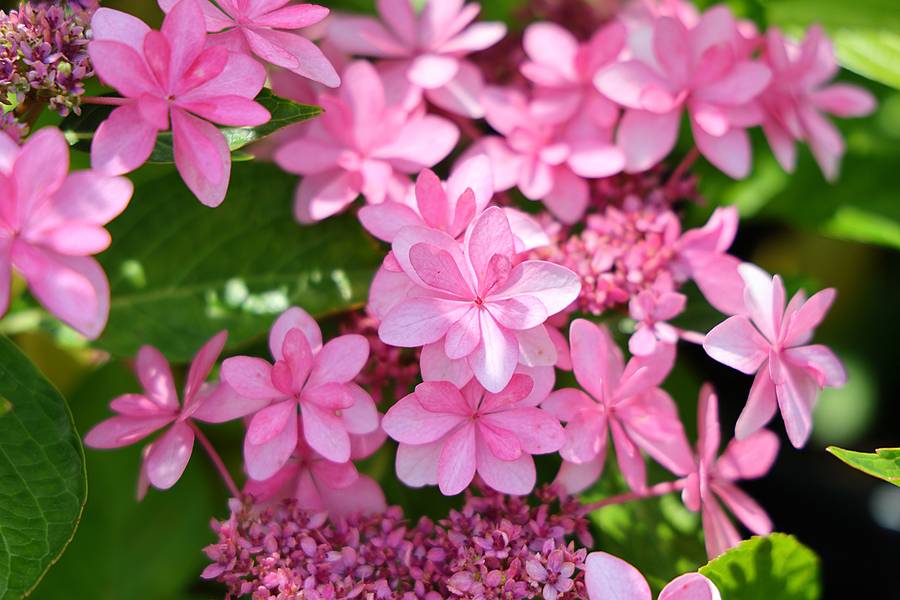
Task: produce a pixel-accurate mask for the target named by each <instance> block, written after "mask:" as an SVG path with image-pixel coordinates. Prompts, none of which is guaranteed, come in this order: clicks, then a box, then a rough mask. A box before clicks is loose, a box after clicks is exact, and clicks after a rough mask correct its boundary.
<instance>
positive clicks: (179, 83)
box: [88, 0, 270, 206]
mask: <svg viewBox="0 0 900 600" xmlns="http://www.w3.org/2000/svg"><path fill="white" fill-rule="evenodd" d="M199 1H200V0H181V2H179V3H178V4H177V5H175V7H174V8H172V10H171V11H170V12H169V14H168V15H167V16H166V18H165V20H164V21H163V26H162V31H153V30H151V29H150V28H149V27H147V25H145V24H144V22H143V21H141V20H140V19H137V18H135V17H132V16H130V15H127V14H125V13H122V12H119V11H115V10H111V9H108V8H101V9H99V10H98V11H97V12H96V13H95V14H94V18H93V20H92V27H93V32H94V41H92V42H91V43H90V44H89V45H88V52H89V53H90V56H91V61H92V62H93V64H94V70H95V71H96V73H97V75H99V76H100V78H101V79H103V80H104V81H105V82H106V83H107V84H109V85H111V86H112V87H114V88H116V90H117V91H118V92H119V93H120V94H121V95H122V96H124V99H123V100H122V101H121V104H122V105H121V106H119V107H118V108H116V109H115V110H114V111H113V112H112V113H111V114H110V116H109V118H108V119H107V120H106V121H104V122H103V123H101V124H100V127H99V128H98V129H97V133H96V134H95V135H94V140H93V142H92V145H91V165H93V167H94V168H95V169H98V170H101V171H103V172H105V173H109V174H111V175H120V174H122V173H127V172H129V171H133V170H134V169H136V168H138V167H139V166H140V165H142V164H143V163H144V162H145V161H146V160H147V159H148V158H149V157H150V154H151V153H152V151H153V146H154V144H155V143H156V136H157V134H158V133H159V132H160V131H166V130H168V129H169V127H170V126H171V128H172V146H173V150H174V154H175V166H176V167H177V168H178V172H179V173H180V174H181V178H182V179H184V182H185V183H186V184H187V186H188V187H189V188H190V190H191V192H193V193H194V195H195V196H197V198H198V199H199V200H200V202H202V203H203V204H205V205H207V206H218V205H219V204H220V203H221V202H222V200H223V199H224V198H225V192H226V190H227V189H228V180H229V177H230V174H231V151H230V150H229V148H228V143H227V142H226V141H225V136H223V135H222V133H221V132H220V131H219V130H218V129H216V127H215V126H213V125H212V124H211V123H210V122H209V121H212V122H215V123H220V124H222V125H231V126H252V125H261V124H263V123H265V122H266V121H268V120H269V118H270V115H269V112H268V111H267V110H266V109H264V108H263V107H262V106H261V105H259V104H258V103H256V102H254V101H253V98H254V97H256V95H257V94H258V93H259V91H260V90H261V89H262V87H263V84H264V83H265V80H266V70H265V68H263V66H262V65H260V64H259V63H258V62H256V61H255V60H253V59H252V58H251V57H249V56H244V55H242V54H238V53H236V52H230V51H228V50H227V49H225V48H224V47H221V46H216V47H206V32H205V26H204V25H203V22H204V21H203V13H202V11H201V7H200V4H199ZM194 115H196V116H194ZM198 117H201V118H198Z"/></svg>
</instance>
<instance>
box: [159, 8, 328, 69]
mask: <svg viewBox="0 0 900 600" xmlns="http://www.w3.org/2000/svg"><path fill="white" fill-rule="evenodd" d="M158 1H159V7H160V8H162V9H163V10H164V11H165V12H166V13H169V12H170V11H171V10H172V9H173V8H174V7H175V5H176V4H178V2H179V1H180V0H158ZM288 1H289V0H274V1H273V0H218V5H219V8H221V10H219V8H216V6H214V5H213V4H212V3H211V2H209V0H199V2H200V8H201V10H202V11H203V17H204V19H205V21H206V31H207V32H209V33H215V32H218V31H222V30H224V29H227V31H224V32H223V33H219V34H216V35H211V36H209V38H208V44H209V45H215V46H225V47H226V48H228V49H229V50H232V51H234V52H240V53H242V54H247V55H250V54H251V53H252V54H255V55H256V56H258V57H259V58H261V59H263V60H265V61H268V62H270V63H272V64H273V65H275V66H277V67H281V68H283V69H287V70H289V71H293V72H294V73H296V74H297V75H302V76H304V77H308V78H309V79H312V80H313V81H317V82H319V83H321V84H324V85H327V86H328V87H337V86H338V85H340V83H341V80H340V78H339V77H338V74H337V72H335V70H334V67H333V66H331V63H330V62H328V59H327V58H325V56H324V55H323V54H322V51H321V50H319V49H318V47H316V45H315V44H313V43H312V42H311V41H309V40H308V39H306V38H305V37H303V36H301V35H298V34H297V33H293V32H289V31H282V30H285V29H287V30H295V29H300V28H302V27H308V26H310V25H315V24H316V23H318V22H319V21H321V20H322V19H324V18H325V17H326V15H328V9H327V8H324V7H322V6H316V5H315V4H299V5H292V6H284V5H285V4H287V3H288Z"/></svg>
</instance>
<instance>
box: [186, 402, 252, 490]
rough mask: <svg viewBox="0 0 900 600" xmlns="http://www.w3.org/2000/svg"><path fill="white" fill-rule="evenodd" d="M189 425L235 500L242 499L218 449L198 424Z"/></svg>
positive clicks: (190, 422)
mask: <svg viewBox="0 0 900 600" xmlns="http://www.w3.org/2000/svg"><path fill="white" fill-rule="evenodd" d="M188 425H189V426H190V427H191V429H193V430H194V435H195V436H197V439H198V440H200V444H201V445H202V446H203V449H204V450H206V453H207V454H209V458H210V459H212V461H213V464H214V465H216V469H218V470H219V474H220V475H221V476H222V479H224V480H225V485H226V486H228V491H230V492H231V495H232V496H234V497H235V498H240V497H241V492H240V490H238V487H237V485H235V483H234V479H232V478H231V474H230V473H229V472H228V469H226V468H225V463H223V462H222V459H221V458H219V454H218V453H217V452H216V449H215V448H213V445H212V444H211V443H210V441H209V440H208V439H207V438H206V436H205V435H203V432H202V431H200V428H199V427H197V424H196V423H194V422H193V421H190V420H189V421H188Z"/></svg>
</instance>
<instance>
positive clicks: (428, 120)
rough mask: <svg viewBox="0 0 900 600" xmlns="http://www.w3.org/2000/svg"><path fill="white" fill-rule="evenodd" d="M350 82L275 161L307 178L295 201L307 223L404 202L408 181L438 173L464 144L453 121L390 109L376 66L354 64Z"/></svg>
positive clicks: (325, 101)
mask: <svg viewBox="0 0 900 600" xmlns="http://www.w3.org/2000/svg"><path fill="white" fill-rule="evenodd" d="M343 81H344V84H343V85H342V86H341V87H340V88H339V89H338V90H337V95H332V94H323V95H321V96H319V99H318V101H317V102H318V104H319V105H321V106H322V107H323V108H324V109H325V114H323V115H322V116H321V117H319V118H318V119H316V120H315V121H313V122H312V123H310V125H309V128H307V129H306V130H305V132H304V133H303V135H302V137H300V138H297V139H294V140H293V141H290V142H288V143H286V144H285V145H284V146H282V147H281V148H279V149H278V151H277V152H276V153H275V162H276V163H277V164H278V166H280V167H281V168H282V169H284V170H285V171H288V172H290V173H296V174H298V175H303V179H302V180H301V181H300V184H299V186H298V187H297V192H296V195H295V198H294V216H295V217H296V218H297V220H298V221H300V222H301V223H311V222H314V221H319V220H321V219H324V218H326V217H330V216H331V215H334V214H336V213H338V212H340V211H342V210H344V208H346V207H347V205H349V204H350V203H351V202H353V201H354V200H355V199H356V197H357V196H359V195H360V194H362V195H363V196H365V198H366V201H367V202H368V203H369V204H380V203H382V202H384V201H385V200H386V199H391V198H393V199H395V200H400V199H402V197H403V194H404V193H405V192H406V188H407V186H408V184H409V180H408V179H407V178H406V177H404V176H403V175H402V174H409V173H418V172H419V171H421V170H422V169H423V168H426V167H432V166H434V165H435V164H436V163H437V162H439V161H440V160H443V159H444V158H445V157H446V156H447V155H448V154H450V151H451V150H452V149H453V147H454V146H455V145H456V142H457V141H458V140H459V130H458V129H457V127H456V126H455V125H454V124H453V123H451V122H450V121H448V120H447V119H444V118H443V117H438V116H435V115H425V114H423V113H422V111H414V112H412V113H411V112H409V111H408V110H407V109H406V108H404V107H402V106H396V105H392V104H389V103H388V101H387V100H386V95H385V87H384V83H383V82H382V79H381V76H380V75H379V74H378V71H376V70H375V67H373V66H372V65H371V64H370V63H368V62H366V61H356V62H353V63H351V64H350V65H349V66H348V67H347V68H346V69H345V70H344V72H343Z"/></svg>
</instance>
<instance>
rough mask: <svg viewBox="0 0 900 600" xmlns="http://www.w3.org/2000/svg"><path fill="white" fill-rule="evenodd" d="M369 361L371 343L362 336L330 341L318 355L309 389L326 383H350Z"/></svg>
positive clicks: (308, 383)
mask: <svg viewBox="0 0 900 600" xmlns="http://www.w3.org/2000/svg"><path fill="white" fill-rule="evenodd" d="M368 359H369V342H368V340H366V338H364V337H363V336H361V335H355V334H348V335H342V336H340V337H336V338H334V339H333V340H330V341H329V342H328V343H327V344H325V345H324V346H323V347H322V350H320V351H319V353H318V354H317V355H316V360H315V364H314V365H313V368H312V373H310V375H309V381H308V382H307V384H306V385H307V387H314V386H317V385H320V384H322V383H325V382H330V381H333V382H337V383H349V382H350V381H352V380H353V378H354V377H356V376H357V375H358V374H359V372H360V370H361V369H362V368H363V367H364V366H365V364H366V361H367V360H368Z"/></svg>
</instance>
